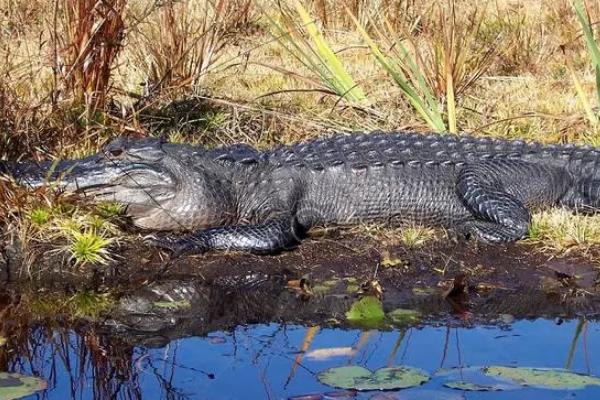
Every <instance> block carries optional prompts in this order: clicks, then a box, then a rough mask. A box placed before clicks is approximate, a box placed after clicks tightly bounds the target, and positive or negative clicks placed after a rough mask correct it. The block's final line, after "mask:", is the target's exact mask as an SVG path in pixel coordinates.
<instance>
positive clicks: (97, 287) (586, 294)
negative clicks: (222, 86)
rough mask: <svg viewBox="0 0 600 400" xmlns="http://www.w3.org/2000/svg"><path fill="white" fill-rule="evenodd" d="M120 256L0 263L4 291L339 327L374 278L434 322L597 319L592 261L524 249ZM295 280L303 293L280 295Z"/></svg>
mask: <svg viewBox="0 0 600 400" xmlns="http://www.w3.org/2000/svg"><path fill="white" fill-rule="evenodd" d="M119 254H120V256H119V257H118V258H117V259H116V261H115V262H114V263H112V264H111V265H109V266H96V267H94V268H89V267H88V268H86V269H83V270H81V269H80V271H79V272H78V273H74V272H73V271H72V270H68V269H61V268H60V267H59V266H60V263H61V262H62V264H63V266H64V260H62V257H63V256H60V255H58V254H54V255H52V254H50V255H48V253H46V255H45V256H44V257H40V258H38V261H37V265H36V270H38V271H41V272H38V273H36V274H34V275H33V276H32V277H28V276H26V275H24V274H22V275H21V276H19V275H16V274H15V273H14V272H11V273H7V265H6V262H5V263H4V264H3V265H2V267H1V268H0V270H1V271H2V272H1V276H2V280H3V281H4V282H6V284H5V290H6V291H8V292H12V293H19V292H20V291H22V290H25V288H27V290H33V291H42V292H45V293H47V292H49V291H66V292H75V291H78V290H90V291H98V292H109V293H111V294H112V295H113V296H114V297H115V298H116V299H117V300H118V301H119V307H120V308H121V311H123V312H124V313H125V314H127V313H129V314H132V313H133V314H136V313H138V312H137V311H138V310H136V309H135V307H133V308H132V307H131V304H133V303H135V304H138V303H139V302H140V301H142V302H145V303H144V304H146V303H148V304H154V303H156V302H163V301H164V300H165V299H168V300H169V301H175V302H177V300H176V299H175V300H173V297H174V296H175V297H176V295H173V293H181V292H182V291H183V292H186V291H187V292H186V293H187V294H186V295H185V296H183V297H182V299H183V300H185V302H186V304H187V303H190V304H191V305H192V306H191V308H190V307H185V308H186V310H184V311H183V312H182V314H181V315H182V317H186V316H189V315H190V313H191V314H192V315H195V316H196V317H197V318H200V317H199V315H200V314H202V317H201V318H200V319H201V320H202V321H205V322H207V321H208V320H214V321H217V320H218V321H219V323H218V324H217V325H214V326H213V324H208V323H205V324H204V325H203V328H202V329H203V330H204V329H208V328H209V326H210V327H211V328H210V329H212V328H220V327H223V326H225V325H229V324H243V323H253V322H270V321H282V322H298V323H323V322H324V321H332V320H337V321H343V319H344V313H345V311H346V310H348V307H349V306H350V305H351V303H352V302H353V301H356V299H357V298H358V294H357V291H356V289H358V288H359V286H360V284H362V283H364V282H368V281H372V280H374V279H375V280H376V281H377V282H378V283H379V285H380V286H381V287H382V288H383V295H382V301H383V305H384V309H386V310H392V309H395V308H410V309H416V310H418V311H420V312H421V313H422V314H423V315H425V316H427V317H428V318H433V319H435V318H445V317H448V316H449V317H452V318H454V317H457V316H458V317H460V318H461V319H465V320H468V321H472V322H477V321H480V322H485V321H490V320H493V319H495V318H497V317H498V315H505V314H506V315H511V316H512V317H514V318H535V317H561V318H562V317H575V316H579V315H586V316H588V317H593V316H594V315H600V296H598V294H599V293H600V284H599V283H600V269H599V268H598V266H597V265H596V264H594V262H592V261H590V260H591V259H594V257H595V256H594V255H593V254H591V255H590V254H588V255H587V256H586V257H582V256H577V255H573V254H571V255H568V256H562V257H557V256H554V255H550V254H545V253H543V252H541V251H539V250H538V249H536V248H535V247H532V246H531V245H528V244H526V243H516V244H509V245H493V246H492V245H484V244H481V243H476V242H474V241H467V242H464V241H462V242H455V241H451V240H438V241H430V242H426V243H425V244H424V245H423V246H422V247H420V248H418V249H408V248H405V247H402V246H391V247H385V246H382V245H381V244H379V243H377V242H376V241H375V240H373V239H366V238H361V237H355V236H348V235H346V236H342V237H333V238H332V237H325V238H318V239H311V240H307V241H306V242H305V243H303V244H302V245H301V246H299V247H298V248H296V249H294V250H291V251H287V252H284V253H281V254H278V255H273V256H258V255H251V254H243V253H218V252H213V253H209V254H205V255H200V256H187V257H181V258H178V259H175V260H171V261H168V255H166V254H165V253H161V252H159V251H158V250H156V249H153V248H149V247H147V246H145V245H144V244H142V243H136V242H130V243H124V244H123V245H122V246H121V248H120V249H119ZM390 264H392V265H390ZM9 268H10V263H9ZM375 273H376V276H375ZM7 279H8V280H9V281H8V282H7ZM300 279H303V282H304V283H303V284H304V285H305V288H304V289H299V288H297V287H290V285H292V286H293V283H294V282H298V280H300ZM165 285H166V286H165ZM350 287H352V289H353V290H350V289H351V288H350ZM157 288H158V289H157ZM186 296H187V297H186ZM149 297H150V298H152V299H151V300H147V298H149ZM132 299H134V300H132ZM140 299H146V300H140ZM249 299H250V300H249ZM136 302H137V303H136ZM153 302H154V303H153ZM124 304H125V306H124ZM167 308H168V307H167ZM146 311H148V310H146ZM163 311H164V312H166V313H169V314H173V310H156V309H152V310H150V311H149V312H150V313H151V314H152V313H153V314H155V315H158V318H159V319H160V318H161V314H162V313H163ZM138 314H139V313H138ZM222 318H225V320H226V322H224V321H223V320H222ZM152 329H154V328H152Z"/></svg>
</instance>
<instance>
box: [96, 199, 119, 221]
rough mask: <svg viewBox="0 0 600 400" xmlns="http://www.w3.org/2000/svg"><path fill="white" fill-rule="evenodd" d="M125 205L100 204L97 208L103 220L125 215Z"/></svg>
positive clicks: (113, 203)
mask: <svg viewBox="0 0 600 400" xmlns="http://www.w3.org/2000/svg"><path fill="white" fill-rule="evenodd" d="M123 209H124V207H123V205H122V204H119V203H115V202H106V203H100V204H98V205H97V206H96V210H98V213H99V214H100V216H101V217H103V218H112V217H116V216H118V215H120V214H122V213H123Z"/></svg>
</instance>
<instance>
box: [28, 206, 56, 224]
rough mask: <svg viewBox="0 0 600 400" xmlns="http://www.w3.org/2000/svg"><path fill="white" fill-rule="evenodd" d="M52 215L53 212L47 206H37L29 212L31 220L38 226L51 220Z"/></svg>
mask: <svg viewBox="0 0 600 400" xmlns="http://www.w3.org/2000/svg"><path fill="white" fill-rule="evenodd" d="M51 217H52V213H51V212H50V210H48V209H47V208H43V207H36V208H34V209H33V210H31V212H30V213H29V219H31V222H32V223H33V224H35V225H37V226H43V225H46V224H47V223H48V221H50V218H51Z"/></svg>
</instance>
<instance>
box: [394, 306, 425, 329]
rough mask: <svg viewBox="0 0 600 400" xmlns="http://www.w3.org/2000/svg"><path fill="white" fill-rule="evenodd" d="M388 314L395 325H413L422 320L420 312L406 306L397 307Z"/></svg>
mask: <svg viewBox="0 0 600 400" xmlns="http://www.w3.org/2000/svg"><path fill="white" fill-rule="evenodd" d="M387 316H388V317H389V318H390V319H391V320H392V322H393V323H394V324H395V325H412V324H416V323H417V322H419V321H420V320H421V313H420V312H418V311H416V310H409V309H404V308H396V309H395V310H393V311H390V312H389V313H388V314H387Z"/></svg>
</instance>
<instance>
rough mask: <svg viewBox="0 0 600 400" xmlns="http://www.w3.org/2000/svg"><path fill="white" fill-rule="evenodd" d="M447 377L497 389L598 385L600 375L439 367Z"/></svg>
mask: <svg viewBox="0 0 600 400" xmlns="http://www.w3.org/2000/svg"><path fill="white" fill-rule="evenodd" d="M436 376H443V377H446V378H447V379H448V380H449V382H446V383H445V384H444V386H446V387H449V388H452V389H460V390H476V391H496V390H512V389H520V388H522V387H524V386H528V387H535V388H541V389H558V390H575V389H583V388H584V387H586V386H588V385H599V386H600V378H597V377H593V376H589V375H584V374H578V373H575V372H571V371H567V370H564V369H554V368H525V367H504V366H496V365H494V366H490V367H470V368H453V369H450V370H444V371H440V372H438V373H437V374H436Z"/></svg>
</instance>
